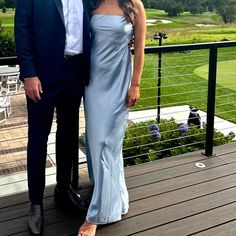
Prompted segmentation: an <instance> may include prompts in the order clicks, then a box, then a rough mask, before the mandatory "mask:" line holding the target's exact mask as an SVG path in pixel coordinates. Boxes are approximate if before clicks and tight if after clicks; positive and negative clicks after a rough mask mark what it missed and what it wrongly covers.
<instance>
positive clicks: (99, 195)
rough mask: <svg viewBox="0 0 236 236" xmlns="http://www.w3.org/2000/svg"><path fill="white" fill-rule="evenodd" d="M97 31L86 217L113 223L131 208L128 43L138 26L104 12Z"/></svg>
mask: <svg viewBox="0 0 236 236" xmlns="http://www.w3.org/2000/svg"><path fill="white" fill-rule="evenodd" d="M91 28H92V52H91V80H90V84H89V86H88V87H87V88H86V89H85V99H84V105H85V118H86V138H87V145H86V148H87V160H88V169H89V176H90V180H91V182H93V183H94V190H93V195H92V200H91V203H90V206H89V209H88V213H87V218H86V219H87V220H88V221H89V222H91V223H94V224H107V223H111V222H115V221H119V220H120V219H121V216H122V214H126V213H127V212H128V208H129V199H128V191H127V187H126V184H125V178H124V167H123V156H122V143H123V138H124V131H125V127H126V119H127V115H128V109H127V106H126V96H127V92H128V89H129V85H130V81H131V76H132V69H131V54H130V50H129V47H128V43H129V41H130V39H131V37H132V34H133V26H132V24H130V23H128V22H127V21H126V19H125V17H123V16H118V15H103V14H98V15H94V16H93V17H92V19H91Z"/></svg>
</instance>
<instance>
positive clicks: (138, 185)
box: [0, 144, 236, 236]
mask: <svg viewBox="0 0 236 236" xmlns="http://www.w3.org/2000/svg"><path fill="white" fill-rule="evenodd" d="M215 150H216V156H215V157H211V158H208V157H205V156H204V155H202V154H201V152H195V153H189V154H184V155H181V156H177V157H172V158H166V159H162V160H158V161H154V162H152V163H146V164H142V165H137V166H134V167H128V168H126V169H125V173H126V181H127V186H128V190H129V196H130V211H129V213H128V214H127V215H126V216H124V217H123V220H122V221H120V222H117V223H116V224H112V225H108V226H105V227H102V228H100V229H99V230H98V232H97V236H111V235H112V236H119V235H120V236H126V235H145V236H148V235H152V236H153V235H158V236H159V235H168V236H183V235H199V236H208V235H219V236H222V235H224V234H217V233H218V232H222V233H223V232H225V231H226V232H229V234H225V235H230V236H231V235H232V236H234V235H236V234H235V232H236V226H234V224H233V223H235V221H236V198H235V196H236V183H235V179H236V159H235V156H236V145H235V144H234V145H232V144H230V145H224V146H222V147H221V148H220V147H217V148H216V149H215ZM196 162H202V163H204V164H205V165H206V167H205V168H202V169H201V168H197V167H196V166H195V163H196ZM53 189H54V187H53V186H51V187H48V188H46V190H45V197H44V208H45V231H44V236H52V235H58V236H72V235H73V236H76V232H77V230H78V228H79V226H80V225H81V223H82V222H83V220H84V217H85V216H84V215H82V214H80V213H78V212H77V213H73V212H68V211H65V210H62V209H59V208H57V207H56V205H55V203H54V198H53ZM89 189H90V188H89V183H88V182H84V183H83V189H82V190H81V192H82V195H83V198H89ZM28 207H29V201H28V194H27V193H20V194H16V195H13V196H8V197H4V198H0V235H1V236H7V235H17V236H28V235H29V233H28V231H27V229H26V221H27V214H28ZM234 212H235V213H234ZM228 227H231V230H228V231H227V229H228Z"/></svg>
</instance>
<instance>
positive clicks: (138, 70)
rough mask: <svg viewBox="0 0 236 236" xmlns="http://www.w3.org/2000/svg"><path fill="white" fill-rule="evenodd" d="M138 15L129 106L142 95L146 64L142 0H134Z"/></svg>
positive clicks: (144, 15) (144, 22)
mask: <svg viewBox="0 0 236 236" xmlns="http://www.w3.org/2000/svg"><path fill="white" fill-rule="evenodd" d="M133 3H134V8H135V9H136V12H137V15H136V19H135V27H134V68H133V76H132V80H131V85H130V89H129V92H128V97H127V106H128V107H131V106H134V105H135V103H136V102H137V101H138V100H139V97H140V91H139V86H140V79H141V75H142V71H143V64H144V46H145V39H146V14H145V10H144V7H143V4H142V2H141V1H140V0H133Z"/></svg>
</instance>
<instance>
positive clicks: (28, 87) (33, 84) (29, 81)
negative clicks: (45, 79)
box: [24, 76, 43, 102]
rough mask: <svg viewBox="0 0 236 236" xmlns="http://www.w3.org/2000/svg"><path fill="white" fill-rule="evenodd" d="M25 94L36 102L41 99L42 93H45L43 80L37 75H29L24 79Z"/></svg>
mask: <svg viewBox="0 0 236 236" xmlns="http://www.w3.org/2000/svg"><path fill="white" fill-rule="evenodd" d="M24 88H25V94H26V95H27V96H28V97H29V98H30V99H32V100H33V101H34V102H37V101H39V100H41V96H40V94H41V93H43V90H42V86H41V82H40V80H39V78H38V77H37V76H35V77H29V78H26V79H25V80H24Z"/></svg>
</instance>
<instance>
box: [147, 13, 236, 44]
mask: <svg viewBox="0 0 236 236" xmlns="http://www.w3.org/2000/svg"><path fill="white" fill-rule="evenodd" d="M146 13H147V19H156V20H157V22H156V23H155V25H152V26H148V27H147V42H146V45H148V46H154V45H156V44H157V42H155V41H154V40H152V38H153V35H154V34H155V33H156V32H157V31H165V32H166V33H167V34H168V39H167V40H165V41H163V44H168V45H170V44H186V43H198V42H199V43H201V42H215V41H221V40H222V39H225V38H227V39H229V40H236V25H235V24H231V25H225V24H224V23H223V22H222V20H221V19H220V17H219V16H217V15H216V14H215V13H209V12H207V13H204V14H202V15H192V14H190V13H189V12H184V13H183V14H181V15H180V16H176V17H168V16H167V14H166V13H165V12H164V11H160V10H155V9H146ZM163 19H165V20H170V21H171V22H172V23H168V24H165V23H161V20H163ZM196 24H203V25H211V26H202V27H199V26H196Z"/></svg>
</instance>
